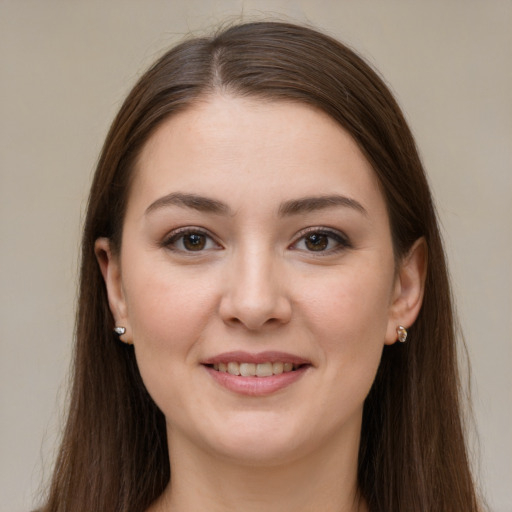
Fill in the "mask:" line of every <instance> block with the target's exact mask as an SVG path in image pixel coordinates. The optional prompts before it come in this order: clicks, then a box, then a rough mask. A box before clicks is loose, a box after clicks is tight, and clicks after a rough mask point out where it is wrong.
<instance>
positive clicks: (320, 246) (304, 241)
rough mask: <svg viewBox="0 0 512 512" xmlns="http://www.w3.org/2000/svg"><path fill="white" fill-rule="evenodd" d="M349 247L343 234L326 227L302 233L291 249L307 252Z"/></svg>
mask: <svg viewBox="0 0 512 512" xmlns="http://www.w3.org/2000/svg"><path fill="white" fill-rule="evenodd" d="M347 247H350V243H349V241H348V239H347V237H346V236H345V235H343V234H342V233H340V232H337V231H332V230H328V229H312V230H309V231H307V232H306V233H305V234H303V235H302V236H301V237H300V238H299V239H298V240H297V241H296V242H295V243H294V244H293V245H292V246H291V249H298V250H301V251H307V252H328V253H332V252H337V251H339V250H342V249H345V248H347Z"/></svg>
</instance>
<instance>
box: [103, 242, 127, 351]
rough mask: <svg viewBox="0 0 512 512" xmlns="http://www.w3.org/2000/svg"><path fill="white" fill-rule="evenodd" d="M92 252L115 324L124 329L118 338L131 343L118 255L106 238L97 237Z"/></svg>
mask: <svg viewBox="0 0 512 512" xmlns="http://www.w3.org/2000/svg"><path fill="white" fill-rule="evenodd" d="M94 252H95V254H96V259H97V260H98V264H99V266H100V270H101V274H102V275H103V279H104V281H105V286H106V288H107V295H108V304H109V307H110V311H111V312H112V316H113V317H114V322H115V325H116V326H117V327H124V328H125V329H126V332H125V333H124V334H123V335H121V336H120V337H119V338H120V339H121V341H123V342H124V343H129V344H131V343H133V341H132V331H131V328H130V323H129V320H128V312H127V307H126V301H125V298H124V291H123V284H122V279H121V265H120V261H119V256H117V255H115V254H114V253H113V252H112V249H111V247H110V240H109V239H108V238H98V239H97V240H96V242H95V244H94Z"/></svg>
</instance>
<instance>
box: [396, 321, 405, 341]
mask: <svg viewBox="0 0 512 512" xmlns="http://www.w3.org/2000/svg"><path fill="white" fill-rule="evenodd" d="M396 334H397V335H398V341H399V342H400V343H405V340H406V339H407V329H406V328H405V327H404V326H403V325H399V326H398V327H397V328H396Z"/></svg>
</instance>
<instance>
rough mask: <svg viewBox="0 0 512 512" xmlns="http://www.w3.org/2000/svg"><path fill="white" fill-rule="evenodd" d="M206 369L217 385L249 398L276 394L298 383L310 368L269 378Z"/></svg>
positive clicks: (305, 367)
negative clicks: (242, 375)
mask: <svg viewBox="0 0 512 512" xmlns="http://www.w3.org/2000/svg"><path fill="white" fill-rule="evenodd" d="M204 368H206V370H207V371H208V373H209V374H210V375H211V376H212V378H214V379H215V381H216V382H217V383H219V384H220V385H221V386H223V387H225V388H226V389H229V390H230V391H233V392H234V393H238V394H240V395H247V396H265V395H271V394H272V393H276V392H277V391H280V390H281V389H284V388H286V387H288V386H290V385H291V384H293V383H294V382H297V381H298V380H299V379H300V378H302V377H303V376H304V374H305V373H306V372H307V370H308V368H310V366H309V365H304V366H301V367H300V368H297V369H296V370H294V371H291V372H284V373H280V374H279V375H271V376H269V377H241V376H239V375H231V374H230V373H227V372H219V371H217V370H214V369H213V368H211V367H209V366H205V367H204Z"/></svg>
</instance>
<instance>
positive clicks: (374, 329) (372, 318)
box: [303, 262, 393, 396]
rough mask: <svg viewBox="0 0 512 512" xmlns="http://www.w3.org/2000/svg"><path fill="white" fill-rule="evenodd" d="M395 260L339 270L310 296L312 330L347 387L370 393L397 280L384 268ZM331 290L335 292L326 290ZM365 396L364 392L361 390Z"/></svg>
mask: <svg viewBox="0 0 512 512" xmlns="http://www.w3.org/2000/svg"><path fill="white" fill-rule="evenodd" d="M388 267H389V268H391V269H392V268H393V262H389V263H388V264H386V262H382V264H379V263H377V262H376V264H375V265H365V266H362V267H361V268H359V269H349V268H347V269H346V270H341V269H340V270H339V271H338V272H337V273H335V274H333V276H332V277H331V279H329V281H328V284H326V285H325V286H324V287H323V288H324V290H323V292H322V290H321V289H320V288H318V287H317V288H316V290H317V292H316V293H314V294H309V296H308V297H305V298H304V302H303V307H304V308H308V314H307V315H305V316H306V318H307V319H308V322H309V326H308V330H309V331H310V332H312V333H313V335H314V338H315V339H316V340H317V343H318V344H319V346H320V349H321V350H320V355H321V357H322V359H323V360H322V362H323V363H324V364H325V365H326V368H328V371H329V372H330V375H331V378H332V379H335V380H337V381H338V382H340V383H342V385H343V388H344V389H350V390H351V392H353V391H354V390H361V393H362V394H364V396H366V393H367V392H368V391H369V389H370V387H371V384H372V382H373V379H374V377H375V374H376V371H377V368H378V365H379V362H380V357H381V354H382V349H383V346H384V341H385V335H386V328H387V322H388V315H389V308H390V297H391V295H390V294H391V288H392V279H390V277H389V276H390V273H389V272H386V271H383V268H388ZM325 290H329V292H328V293H325ZM358 394H359V393H358Z"/></svg>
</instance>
